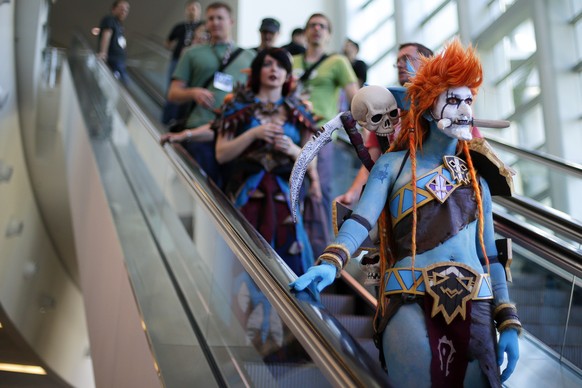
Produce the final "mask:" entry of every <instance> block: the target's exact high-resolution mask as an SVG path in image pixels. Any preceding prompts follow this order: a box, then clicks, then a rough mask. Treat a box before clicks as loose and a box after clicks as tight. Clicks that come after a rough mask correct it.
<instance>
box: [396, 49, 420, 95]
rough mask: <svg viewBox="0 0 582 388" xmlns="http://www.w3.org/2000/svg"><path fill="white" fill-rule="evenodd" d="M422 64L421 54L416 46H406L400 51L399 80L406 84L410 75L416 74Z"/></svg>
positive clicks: (398, 59)
mask: <svg viewBox="0 0 582 388" xmlns="http://www.w3.org/2000/svg"><path fill="white" fill-rule="evenodd" d="M418 66H420V54H419V52H418V49H417V48H416V47H415V46H405V47H403V48H402V49H400V51H398V58H396V68H397V69H398V82H399V83H400V85H402V86H404V84H405V83H407V82H408V80H409V78H410V75H411V74H414V73H415V72H416V70H418Z"/></svg>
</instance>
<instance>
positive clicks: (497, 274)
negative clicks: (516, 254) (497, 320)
mask: <svg viewBox="0 0 582 388" xmlns="http://www.w3.org/2000/svg"><path fill="white" fill-rule="evenodd" d="M489 267H490V269H491V286H492V288H493V300H494V304H495V305H496V306H497V305H499V304H500V303H508V302H509V292H508V290H507V281H506V279H505V268H503V265H501V264H500V263H492V264H491V265H490V266H489ZM484 269H485V271H486V270H487V268H484Z"/></svg>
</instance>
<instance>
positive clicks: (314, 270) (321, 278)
mask: <svg viewBox="0 0 582 388" xmlns="http://www.w3.org/2000/svg"><path fill="white" fill-rule="evenodd" d="M336 273H337V269H336V268H335V267H334V266H333V265H332V264H328V263H325V262H323V263H321V264H319V265H314V266H313V267H311V268H309V269H308V270H307V272H305V273H304V274H303V275H301V276H300V277H299V278H298V279H297V280H295V281H294V282H293V283H291V284H289V287H291V288H292V289H294V290H295V291H303V290H304V289H306V288H307V287H308V286H309V285H311V284H312V283H313V285H316V286H317V291H319V292H321V290H323V289H324V288H325V287H327V286H329V285H330V284H331V283H333V281H334V280H335V275H336Z"/></svg>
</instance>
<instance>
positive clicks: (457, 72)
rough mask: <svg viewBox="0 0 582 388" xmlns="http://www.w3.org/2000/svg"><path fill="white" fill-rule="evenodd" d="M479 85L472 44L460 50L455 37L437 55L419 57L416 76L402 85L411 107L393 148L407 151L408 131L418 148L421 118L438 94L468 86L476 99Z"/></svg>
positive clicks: (480, 76)
mask: <svg viewBox="0 0 582 388" xmlns="http://www.w3.org/2000/svg"><path fill="white" fill-rule="evenodd" d="M482 82H483V69H482V67H481V61H480V60H479V58H478V57H477V53H476V50H475V49H474V48H473V47H472V46H471V45H469V46H468V47H467V48H466V49H465V48H463V45H462V44H461V42H459V40H458V39H456V38H455V39H454V40H453V41H451V42H450V43H449V44H447V45H446V46H445V47H444V49H443V50H442V51H441V52H440V53H439V54H436V55H435V56H433V57H421V65H420V67H419V69H418V71H417V72H416V75H415V76H414V77H412V78H411V79H410V82H409V83H407V84H406V85H405V86H406V87H407V91H406V93H407V96H408V98H409V100H410V101H411V105H410V111H409V112H408V113H407V114H406V115H405V117H404V120H403V124H402V129H403V130H402V131H401V135H402V139H401V136H399V138H398V141H397V143H398V144H395V145H396V147H397V148H399V149H402V148H407V146H408V145H407V144H406V143H407V142H408V140H407V139H408V135H407V134H406V133H407V132H408V130H409V129H410V128H415V129H416V130H417V134H418V135H417V136H416V146H417V147H420V146H421V144H422V141H423V140H424V137H425V135H426V129H427V128H426V124H424V125H423V117H422V115H423V114H424V113H425V112H426V111H428V110H430V109H431V107H432V104H433V103H434V101H435V100H436V99H437V98H438V96H439V95H440V94H441V93H443V92H445V91H446V90H447V89H449V88H455V87H460V86H467V87H468V88H469V89H471V93H472V94H473V96H475V95H476V94H477V91H478V89H479V86H481V83H482Z"/></svg>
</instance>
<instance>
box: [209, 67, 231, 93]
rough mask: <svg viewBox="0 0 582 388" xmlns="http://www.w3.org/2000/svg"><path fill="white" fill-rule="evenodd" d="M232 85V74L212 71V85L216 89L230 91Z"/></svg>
mask: <svg viewBox="0 0 582 388" xmlns="http://www.w3.org/2000/svg"><path fill="white" fill-rule="evenodd" d="M233 85H234V80H233V78H232V75H230V74H226V73H222V72H220V71H217V72H216V73H214V87H215V88H216V89H218V90H222V91H223V92H227V93H230V92H232V87H233Z"/></svg>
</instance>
